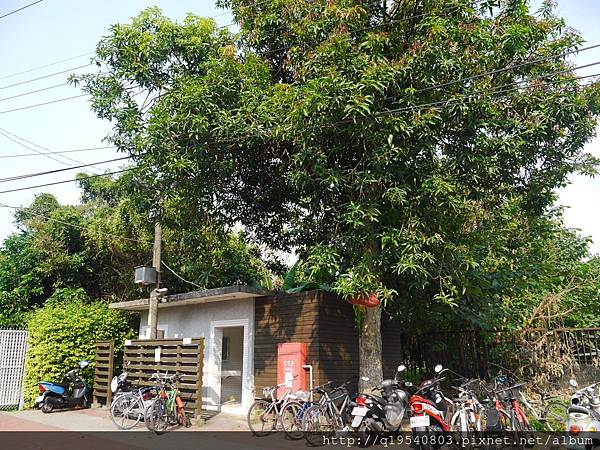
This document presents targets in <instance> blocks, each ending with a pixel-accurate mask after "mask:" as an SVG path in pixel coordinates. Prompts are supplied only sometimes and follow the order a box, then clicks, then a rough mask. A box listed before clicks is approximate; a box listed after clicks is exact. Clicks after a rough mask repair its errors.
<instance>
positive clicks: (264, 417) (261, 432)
mask: <svg viewBox="0 0 600 450" xmlns="http://www.w3.org/2000/svg"><path fill="white" fill-rule="evenodd" d="M274 405H275V404H274V403H271V402H268V401H267V400H257V401H255V402H254V403H252V406H250V409H249V410H248V428H250V431H252V434H253V435H255V436H259V437H262V436H266V435H268V434H270V433H272V432H274V431H275V430H276V429H277V422H278V417H277V411H276V410H275V406H274Z"/></svg>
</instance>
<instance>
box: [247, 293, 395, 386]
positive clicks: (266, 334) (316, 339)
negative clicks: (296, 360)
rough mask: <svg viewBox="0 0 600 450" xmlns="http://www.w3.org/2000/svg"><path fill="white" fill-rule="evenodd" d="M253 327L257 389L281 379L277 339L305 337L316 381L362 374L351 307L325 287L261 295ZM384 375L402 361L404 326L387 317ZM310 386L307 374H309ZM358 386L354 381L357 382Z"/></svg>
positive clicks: (299, 340)
mask: <svg viewBox="0 0 600 450" xmlns="http://www.w3.org/2000/svg"><path fill="white" fill-rule="evenodd" d="M254 314H255V329H254V345H255V348H254V384H255V387H256V394H257V395H260V394H261V393H262V388H263V387H265V386H273V385H275V384H277V344H279V343H283V342H306V343H307V344H308V356H307V359H308V361H307V362H308V364H312V366H313V381H314V384H315V386H316V385H319V384H322V383H325V382H327V381H330V380H332V381H338V382H340V383H341V382H343V381H345V380H347V379H349V378H351V377H357V376H358V364H359V356H358V333H357V329H356V324H355V320H354V309H353V307H352V306H351V305H350V304H348V303H346V302H344V301H343V300H341V299H340V298H339V297H337V296H335V295H333V294H328V293H324V292H321V291H310V292H302V293H299V294H285V295H278V296H274V297H263V298H257V299H256V301H255V312H254ZM382 331H383V336H382V340H383V360H384V375H385V376H386V377H393V376H394V371H395V368H396V367H397V366H398V364H400V361H399V357H400V355H401V352H400V339H399V338H400V330H399V329H398V328H397V327H394V326H393V324H389V323H386V322H385V321H384V326H383V327H382ZM307 386H308V380H307ZM353 387H354V388H355V387H356V385H355V384H354V385H353Z"/></svg>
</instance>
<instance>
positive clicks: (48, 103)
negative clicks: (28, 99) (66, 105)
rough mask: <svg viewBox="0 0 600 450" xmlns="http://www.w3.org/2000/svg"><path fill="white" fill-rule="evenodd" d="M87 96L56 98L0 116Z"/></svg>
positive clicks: (4, 112) (6, 112)
mask: <svg viewBox="0 0 600 450" xmlns="http://www.w3.org/2000/svg"><path fill="white" fill-rule="evenodd" d="M88 95H89V94H79V95H73V96H72V97H64V98H57V99H55V100H50V101H48V102H43V103H36V104H34V105H27V106H21V107H20V108H13V109H7V110H5V111H0V114H8V113H11V112H15V111H22V110H24V109H30V108H37V107H38V106H45V105H51V104H52V103H60V102H65V101H67V100H73V99H75V98H81V97H87V96H88Z"/></svg>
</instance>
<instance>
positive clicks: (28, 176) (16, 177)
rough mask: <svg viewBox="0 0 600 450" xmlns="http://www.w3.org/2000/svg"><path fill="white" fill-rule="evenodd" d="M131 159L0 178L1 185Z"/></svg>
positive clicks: (115, 159) (127, 157)
mask: <svg viewBox="0 0 600 450" xmlns="http://www.w3.org/2000/svg"><path fill="white" fill-rule="evenodd" d="M130 158H131V156H122V157H120V158H113V159H107V160H104V161H98V162H95V163H90V164H81V165H79V166H72V167H67V168H65V169H54V170H46V171H44V172H35V173H28V174H24V175H16V176H14V177H6V178H0V183H6V182H8V181H16V180H23V179H25V178H33V177H41V176H43V175H51V174H53V173H59V172H65V171H67V170H75V169H81V168H82V167H90V166H94V165H95V164H108V163H111V162H115V161H124V160H126V159H130Z"/></svg>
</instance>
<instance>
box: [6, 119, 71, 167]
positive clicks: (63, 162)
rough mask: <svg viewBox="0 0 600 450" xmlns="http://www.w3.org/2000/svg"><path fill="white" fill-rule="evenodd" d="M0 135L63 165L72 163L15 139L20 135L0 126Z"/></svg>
mask: <svg viewBox="0 0 600 450" xmlns="http://www.w3.org/2000/svg"><path fill="white" fill-rule="evenodd" d="M0 136H4V137H5V138H6V139H8V140H10V141H12V142H14V143H15V144H18V145H20V146H21V147H23V148H26V149H27V150H31V151H32V152H36V153H37V154H38V155H42V156H45V157H46V158H48V159H51V160H53V161H56V162H59V163H61V164H63V165H65V166H71V165H72V164H70V163H68V162H65V161H63V160H61V159H58V158H55V157H54V156H51V155H53V154H54V152H48V153H44V152H42V151H40V150H37V149H36V148H34V147H30V146H29V145H27V144H23V143H22V142H20V141H18V140H17V139H21V137H20V136H17V135H16V134H13V133H11V132H10V131H7V130H5V129H3V128H0ZM11 136H13V137H11ZM15 138H16V139H15ZM32 145H33V144H32ZM63 158H66V157H64V156H63Z"/></svg>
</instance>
